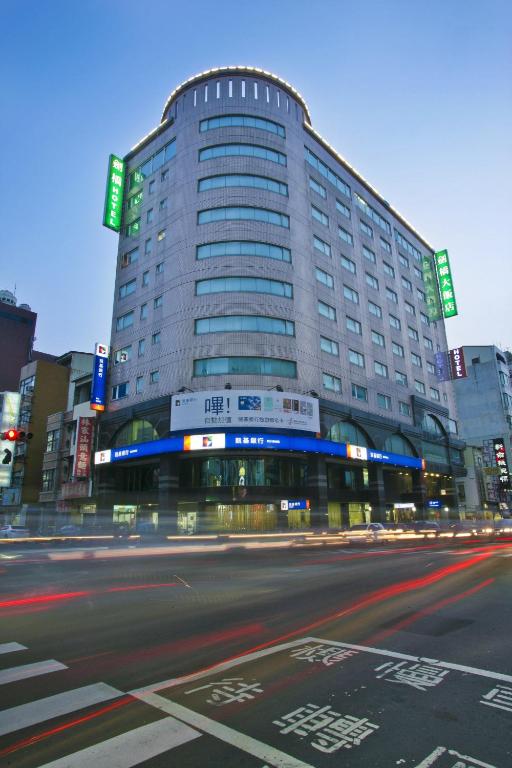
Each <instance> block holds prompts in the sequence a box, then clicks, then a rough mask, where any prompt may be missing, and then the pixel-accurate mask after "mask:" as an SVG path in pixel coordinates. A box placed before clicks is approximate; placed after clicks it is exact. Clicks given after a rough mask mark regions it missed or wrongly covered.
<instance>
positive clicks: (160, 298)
mask: <svg viewBox="0 0 512 768" xmlns="http://www.w3.org/2000/svg"><path fill="white" fill-rule="evenodd" d="M163 305H164V297H163V296H157V297H156V298H155V299H154V300H153V309H159V308H160V307H163Z"/></svg>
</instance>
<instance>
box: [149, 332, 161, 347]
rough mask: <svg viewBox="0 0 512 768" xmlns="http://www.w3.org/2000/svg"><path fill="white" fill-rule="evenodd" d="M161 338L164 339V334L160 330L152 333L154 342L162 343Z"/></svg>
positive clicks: (152, 341)
mask: <svg viewBox="0 0 512 768" xmlns="http://www.w3.org/2000/svg"><path fill="white" fill-rule="evenodd" d="M161 340H162V334H161V332H160V331H156V332H155V333H153V334H152V335H151V343H152V344H160V342H161Z"/></svg>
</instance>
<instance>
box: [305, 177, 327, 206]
mask: <svg viewBox="0 0 512 768" xmlns="http://www.w3.org/2000/svg"><path fill="white" fill-rule="evenodd" d="M309 188H310V189H312V190H313V192H316V193H317V195H320V197H323V198H324V200H325V199H326V197H327V190H326V188H325V187H322V185H321V184H319V183H318V181H315V179H313V178H312V177H311V176H310V177H309Z"/></svg>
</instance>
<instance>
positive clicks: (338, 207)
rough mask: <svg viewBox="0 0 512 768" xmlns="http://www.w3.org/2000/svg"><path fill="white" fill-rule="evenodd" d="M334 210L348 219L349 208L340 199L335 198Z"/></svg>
mask: <svg viewBox="0 0 512 768" xmlns="http://www.w3.org/2000/svg"><path fill="white" fill-rule="evenodd" d="M336 210H337V211H338V212H339V213H341V215H342V216H345V218H346V219H350V208H349V207H348V205H345V204H344V203H342V202H341V200H336Z"/></svg>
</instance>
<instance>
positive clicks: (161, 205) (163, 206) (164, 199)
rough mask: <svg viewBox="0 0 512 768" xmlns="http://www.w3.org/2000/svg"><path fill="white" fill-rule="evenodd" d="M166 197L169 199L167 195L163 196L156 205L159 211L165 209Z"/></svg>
mask: <svg viewBox="0 0 512 768" xmlns="http://www.w3.org/2000/svg"><path fill="white" fill-rule="evenodd" d="M168 199H169V198H168V197H164V198H163V199H162V200H160V203H159V206H158V207H159V208H160V210H161V211H165V209H166V208H167V201H168Z"/></svg>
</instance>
